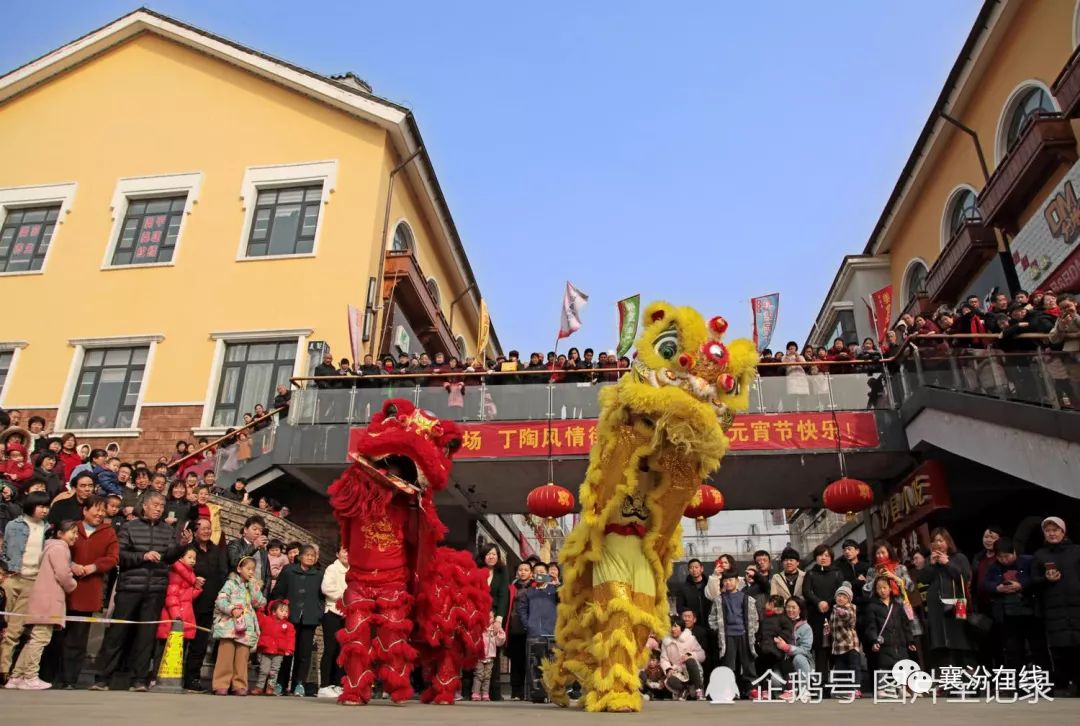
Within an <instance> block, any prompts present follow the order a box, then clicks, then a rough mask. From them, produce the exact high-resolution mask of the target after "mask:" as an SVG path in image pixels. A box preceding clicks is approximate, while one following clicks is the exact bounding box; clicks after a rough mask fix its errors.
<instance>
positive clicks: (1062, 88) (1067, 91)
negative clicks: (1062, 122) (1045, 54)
mask: <svg viewBox="0 0 1080 726" xmlns="http://www.w3.org/2000/svg"><path fill="white" fill-rule="evenodd" d="M1050 92H1051V93H1053V94H1054V98H1056V99H1057V102H1058V106H1059V107H1061V111H1062V114H1063V115H1064V116H1065V118H1076V117H1077V116H1080V47H1078V48H1077V49H1076V50H1075V51H1073V54H1072V56H1071V57H1070V58H1069V60H1068V62H1066V63H1065V67H1064V68H1062V69H1061V73H1059V74H1058V77H1057V79H1056V80H1055V81H1054V85H1053V86H1052V87H1051V88H1050Z"/></svg>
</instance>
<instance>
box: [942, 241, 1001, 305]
mask: <svg viewBox="0 0 1080 726" xmlns="http://www.w3.org/2000/svg"><path fill="white" fill-rule="evenodd" d="M997 251H998V248H997V237H996V235H995V234H994V230H993V229H991V228H990V227H987V226H986V225H984V224H983V223H982V221H979V220H972V221H969V222H966V223H965V224H964V225H963V226H962V227H960V229H958V230H957V231H956V234H954V235H953V236H952V239H950V240H949V243H948V244H946V245H945V249H943V250H942V251H941V254H940V255H939V256H938V258H937V261H936V262H934V266H933V267H931V268H930V272H929V274H928V275H927V276H926V292H927V295H928V296H929V299H930V302H931V303H932V304H933V305H938V304H941V303H951V302H952V301H953V300H955V299H956V297H957V296H958V295H960V294H961V293H962V292H963V291H964V288H965V287H966V286H967V284H968V283H969V282H970V281H971V280H972V278H974V277H975V275H977V274H978V272H979V270H981V269H982V268H983V266H984V265H985V264H986V263H987V262H989V261H990V260H991V259H993V257H994V255H996V254H997Z"/></svg>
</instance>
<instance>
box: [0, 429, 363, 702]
mask: <svg viewBox="0 0 1080 726" xmlns="http://www.w3.org/2000/svg"><path fill="white" fill-rule="evenodd" d="M22 419H23V417H22V414H21V412H18V411H11V412H6V411H2V410H0V431H2V432H3V433H2V435H0V583H2V585H3V590H2V592H0V611H4V612H8V613H13V614H12V615H9V616H8V617H7V618H6V620H4V621H0V626H2V629H3V639H2V641H0V679H3V680H4V681H5V687H6V688H8V689H23V690H42V689H45V688H49V687H53V686H54V685H55V686H56V687H61V688H65V689H71V688H75V687H76V686H77V685H78V684H79V680H80V676H81V674H82V672H83V670H84V665H85V661H86V653H87V643H88V638H89V632H90V626H91V624H90V622H88V621H87V620H83V619H82V618H88V617H90V616H93V615H95V614H97V613H104V615H105V616H106V617H110V618H113V619H116V620H125V621H128V620H129V621H139V622H143V623H147V622H148V621H149V623H148V624H144V625H130V624H126V623H114V624H111V625H109V627H108V628H107V629H106V631H105V634H104V639H103V642H102V645H101V649H100V651H99V652H98V654H97V657H96V660H95V668H94V671H95V682H94V684H93V686H91V688H92V689H94V690H107V689H109V688H111V687H113V685H114V684H115V680H114V675H115V674H117V673H118V672H124V673H126V674H127V676H128V679H127V681H126V682H128V683H130V686H129V688H130V690H133V691H146V690H148V689H149V688H151V687H152V686H153V685H154V679H155V673H156V667H157V664H158V663H159V662H160V660H161V658H162V653H163V651H164V644H165V639H166V637H167V636H168V632H169V623H168V621H172V620H180V621H182V622H183V623H184V638H185V641H186V645H185V648H184V656H183V659H184V677H183V685H184V688H185V689H186V690H188V691H191V692H202V691H205V690H207V689H206V684H205V683H204V682H203V680H202V666H203V660H204V658H205V656H206V654H207V651H208V648H209V646H210V643H211V641H214V642H217V643H218V647H217V649H216V656H215V658H216V662H217V666H216V667H215V669H214V672H215V675H214V679H213V690H214V691H215V693H221V692H229V691H230V690H231V691H232V692H233V693H240V694H243V693H246V692H247V686H246V682H247V678H248V675H249V674H248V671H247V670H246V669H244V670H243V672H242V673H241V672H240V669H238V667H237V664H238V663H239V662H240V661H241V659H242V657H244V658H247V657H248V656H249V655H251V654H252V653H259V654H260V655H262V654H264V653H263V651H262V650H261V649H259V646H260V642H261V641H260V639H259V633H260V627H259V625H258V623H259V621H260V618H270V619H271V620H268V621H267V623H266V624H267V625H273V624H274V623H273V622H272V619H273V618H275V617H276V618H280V616H281V614H282V613H283V612H284V613H285V617H286V620H287V621H288V622H289V624H290V625H292V626H294V627H295V643H293V644H291V645H288V647H286V645H285V644H284V642H285V640H288V638H284V636H282V635H281V633H280V628H278V629H275V635H276V636H277V641H278V645H276V646H273V647H271V651H270V653H269V654H270V655H271V656H275V655H277V656H281V658H278V659H277V662H276V663H275V662H274V660H275V659H274V657H271V658H270V659H269V661H268V662H267V663H266V665H265V669H270V668H271V667H272V668H273V670H272V672H270V671H266V670H265V669H264V671H262V672H261V674H262V676H263V678H262V680H261V681H259V683H260V684H261V685H260V687H259V688H260V690H262V691H267V689H268V690H269V692H270V693H274V692H277V693H281V692H290V693H299V694H301V695H302V694H303V692H304V687H305V678H306V676H307V674H308V668H309V666H310V659H311V653H312V640H313V639H312V636H313V631H314V628H313V627H312V621H313V620H314V624H315V625H323V627H324V629H327V632H330V630H329V628H332V629H333V632H336V629H337V628H339V627H341V623H340V617H339V616H338V614H337V612H336V607H335V605H334V604H335V603H336V601H337V599H338V598H340V596H341V593H342V592H343V590H344V584H343V583H344V574H343V570H342V571H341V572H337V571H336V570H340V569H341V568H342V567H346V566H347V554H345V553H344V552H341V553H339V555H338V560H337V562H336V563H335V564H334V565H331V566H329V567H328V568H326V569H325V570H324V569H323V568H321V567H319V566H318V564H317V562H316V561H314V560H313V554H312V553H316V554H317V546H316V545H315V544H314V543H301V542H289V543H286V542H284V541H282V540H281V539H275V538H273V533H272V531H271V529H272V528H273V527H274V525H273V522H274V521H275V520H277V519H278V518H282V517H286V516H288V514H289V511H288V508H287V507H283V506H281V505H280V504H279V503H277V502H276V501H274V500H273V499H271V498H269V497H254V498H253V497H251V496H250V495H249V494H248V493H247V491H246V481H245V480H244V479H243V478H237V479H236V480H235V481H234V482H233V483H232V484H230V485H229V486H228V487H227V488H226V489H220V488H218V486H217V475H216V472H215V471H214V469H213V468H210V466H209V465H212V464H213V463H214V462H215V461H218V458H217V457H216V456H215V450H214V449H215V447H213V446H208V442H207V441H206V440H205V439H200V440H199V442H198V444H192V443H189V442H186V441H180V442H177V444H176V448H175V451H174V452H173V454H172V455H171V456H167V455H166V456H161V457H160V458H159V459H158V460H157V461H155V462H153V463H148V462H146V461H143V460H136V461H125V460H124V459H123V458H122V454H121V452H120V451H119V448H110V449H109V450H105V449H92V448H90V447H88V446H85V445H80V444H79V442H78V439H77V437H76V436H75V435H74V434H70V433H65V434H64V435H62V436H53V435H51V432H50V430H49V426H48V424H47V422H46V421H45V420H44V419H43V418H41V417H38V416H32V417H30V418H29V419H28V420H27V421H26V422H25V424H26V426H25V427H23V426H22V424H23V420H22ZM253 428H254V427H253ZM215 494H216V495H219V496H221V497H224V498H227V499H231V500H234V501H237V502H240V503H243V504H248V505H252V506H256V507H258V509H260V510H262V511H261V512H260V513H258V514H256V513H252V515H251V516H250V517H249V518H248V520H247V521H246V523H245V525H244V528H243V531H242V533H241V534H240V536H239V537H238V538H236V539H234V540H231V541H230V540H229V539H228V537H227V536H226V535H225V533H224V532H223V531H222V522H221V507H220V506H219V505H217V504H215V503H214V502H213V501H212V499H211V497H212V495H215ZM315 559H316V560H317V557H316V558H315ZM297 578H310V579H311V582H312V583H313V584H314V592H315V594H316V595H315V596H316V598H317V600H318V608H317V609H318V612H317V613H315V614H313V612H314V610H313V608H314V607H315V605H314V601H313V602H312V603H311V604H310V607H308V608H307V609H305V608H304V607H303V604H302V603H301V602H299V601H298V600H297V593H301V592H302V593H308V592H310V589H309V588H306V587H301V588H300V589H297V587H296V581H297ZM316 580H317V581H316ZM222 593H225V594H226V595H225V596H223V595H222ZM245 593H247V594H245ZM268 599H269V600H270V601H271V602H270V607H269V608H267V607H265V606H266V603H267V600H268ZM275 600H292V601H293V602H294V604H293V606H292V608H291V609H289V608H285V609H284V610H283V609H282V607H281V604H280V603H278V602H274V601H275ZM237 604H239V608H238V607H237ZM238 609H239V610H240V611H242V612H238ZM324 614H325V615H326V617H325V621H324ZM158 621H166V622H164V623H161V622H158ZM264 630H265V628H264ZM330 641H331V645H330V647H328V648H325V649H324V652H325V653H329V654H330V655H329V656H328V657H330V658H331V661H330V663H329V664H328V665H327V666H324V669H326V668H327V667H328V670H326V671H325V672H326V673H327V676H326V679H325V680H326V682H325V683H322V684H321V685H322V686H323V687H329V691H330V692H327V693H324V695H336V692H337V691H336V688H337V686H336V685H335V682H334V681H332V680H330V679H331V678H333V676H334V669H335V666H334V664H333V658H334V657H336V652H335V648H334V644H336V640H334V639H333V638H332V637H331V638H330ZM221 643H226V645H225V646H224V647H222V646H221ZM256 649H258V650H256ZM279 650H280V651H287V652H274V651H279ZM294 654H295V657H293V656H294ZM230 658H231V660H230ZM250 660H251V663H252V668H251V674H252V677H253V678H255V677H258V674H259V673H260V671H259V670H258V665H259V662H260V659H258V658H256V657H251V658H250ZM245 662H246V661H245ZM271 676H272V677H271ZM308 687H310V685H309V686H308Z"/></svg>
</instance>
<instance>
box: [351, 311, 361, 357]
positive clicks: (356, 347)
mask: <svg viewBox="0 0 1080 726" xmlns="http://www.w3.org/2000/svg"><path fill="white" fill-rule="evenodd" d="M348 315H349V348H350V349H351V350H352V361H353V364H354V365H356V367H357V368H359V367H360V346H361V336H362V333H361V331H360V310H359V308H357V307H355V306H353V305H349V306H348Z"/></svg>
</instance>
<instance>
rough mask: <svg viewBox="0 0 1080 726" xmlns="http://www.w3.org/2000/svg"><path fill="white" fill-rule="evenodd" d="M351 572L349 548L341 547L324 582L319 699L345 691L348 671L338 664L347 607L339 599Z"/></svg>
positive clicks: (322, 586) (334, 696)
mask: <svg viewBox="0 0 1080 726" xmlns="http://www.w3.org/2000/svg"><path fill="white" fill-rule="evenodd" d="M348 571H349V550H348V549H347V548H346V547H344V546H342V547H338V552H337V559H335V560H334V561H333V562H332V563H330V566H329V567H327V568H326V572H325V573H324V574H323V578H322V585H321V589H322V594H323V598H324V601H323V602H324V606H323V609H324V612H323V616H322V633H323V655H322V662H321V663H320V665H319V678H320V683H319V692H318V693H317V694H316V695H318V697H319V698H337V697H338V696H340V695H341V692H342V687H341V680H342V679H343V678H344V677H345V670H344V669H343V668H342V667H341V666H340V665H338V653H340V652H341V645H340V644H339V643H338V638H337V634H338V631H339V630H341V629H342V628H343V627H345V618H344V615H343V613H344V612H345V609H344V608H342V607H339V606H338V602H339V601H340V600H341V598H342V596H343V595H344V594H345V573H347V572H348Z"/></svg>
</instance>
